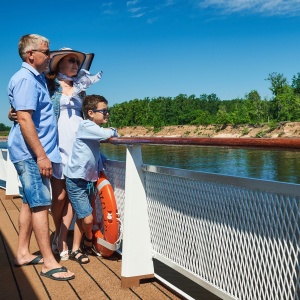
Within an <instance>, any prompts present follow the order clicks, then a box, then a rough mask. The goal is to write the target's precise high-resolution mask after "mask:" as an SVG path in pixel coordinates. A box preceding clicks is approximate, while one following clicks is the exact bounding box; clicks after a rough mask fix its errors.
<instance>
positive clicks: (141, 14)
mask: <svg viewBox="0 0 300 300" xmlns="http://www.w3.org/2000/svg"><path fill="white" fill-rule="evenodd" d="M144 14H145V13H140V14H137V15H133V16H132V18H140V17H142V16H143V15H144Z"/></svg>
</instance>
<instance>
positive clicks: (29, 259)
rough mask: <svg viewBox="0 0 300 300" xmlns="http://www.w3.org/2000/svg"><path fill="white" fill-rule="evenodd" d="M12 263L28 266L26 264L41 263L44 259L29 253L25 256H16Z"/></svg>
mask: <svg viewBox="0 0 300 300" xmlns="http://www.w3.org/2000/svg"><path fill="white" fill-rule="evenodd" d="M14 263H15V265H16V266H28V265H37V264H43V263H44V260H43V257H42V256H41V255H33V254H30V253H29V254H28V255H26V256H22V257H16V258H15V260H14Z"/></svg>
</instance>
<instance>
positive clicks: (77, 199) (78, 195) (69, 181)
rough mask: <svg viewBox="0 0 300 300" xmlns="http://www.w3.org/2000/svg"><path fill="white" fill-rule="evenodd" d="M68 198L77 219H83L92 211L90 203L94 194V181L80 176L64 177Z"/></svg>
mask: <svg viewBox="0 0 300 300" xmlns="http://www.w3.org/2000/svg"><path fill="white" fill-rule="evenodd" d="M66 187H67V192H68V196H69V199H70V201H71V203H72V206H73V208H74V210H75V212H76V214H77V217H78V219H83V218H85V217H87V216H89V215H90V214H91V213H92V212H93V208H92V205H91V202H92V198H93V195H94V183H93V182H90V181H86V180H84V179H81V178H68V177H66Z"/></svg>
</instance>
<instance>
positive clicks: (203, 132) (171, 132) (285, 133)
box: [0, 122, 300, 142]
mask: <svg viewBox="0 0 300 300" xmlns="http://www.w3.org/2000/svg"><path fill="white" fill-rule="evenodd" d="M118 133H119V135H120V136H122V137H198V138H201V137H203V138H207V137H211V138H300V122H285V123H284V122H282V123H279V124H277V126H270V125H268V124H264V125H236V126H233V125H227V126H222V125H208V126H196V125H177V126H165V127H163V128H162V129H161V130H159V131H155V130H154V128H153V127H143V126H133V127H129V126H128V127H122V128H118ZM6 140H7V136H0V141H3V142H5V141H6Z"/></svg>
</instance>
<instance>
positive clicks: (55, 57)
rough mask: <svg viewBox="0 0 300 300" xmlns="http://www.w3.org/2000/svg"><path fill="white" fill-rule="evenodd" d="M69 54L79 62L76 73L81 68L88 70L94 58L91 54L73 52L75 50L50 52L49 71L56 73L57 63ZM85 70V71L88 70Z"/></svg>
mask: <svg viewBox="0 0 300 300" xmlns="http://www.w3.org/2000/svg"><path fill="white" fill-rule="evenodd" d="M69 54H74V55H76V57H77V58H78V60H79V61H80V64H79V66H78V71H80V70H81V69H82V68H83V67H84V68H88V69H89V68H90V66H91V63H92V60H93V58H94V54H93V53H89V54H85V53H83V52H79V51H75V50H56V51H51V52H50V58H51V60H50V64H49V70H50V71H51V72H53V71H56V69H57V64H58V62H59V61H60V60H61V59H62V58H64V57H65V56H67V55H69ZM88 69H87V70H88Z"/></svg>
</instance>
